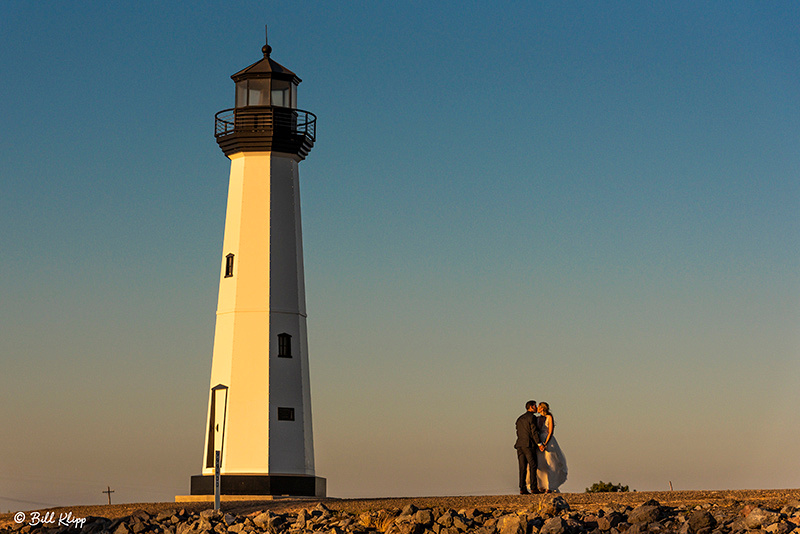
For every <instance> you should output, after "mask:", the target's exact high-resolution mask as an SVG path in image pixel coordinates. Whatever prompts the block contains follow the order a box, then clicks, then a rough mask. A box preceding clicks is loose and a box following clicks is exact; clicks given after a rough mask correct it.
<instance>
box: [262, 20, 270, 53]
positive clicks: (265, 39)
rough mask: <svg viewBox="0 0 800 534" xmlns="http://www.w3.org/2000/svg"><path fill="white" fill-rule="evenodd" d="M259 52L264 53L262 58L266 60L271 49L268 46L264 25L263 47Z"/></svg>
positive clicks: (265, 26)
mask: <svg viewBox="0 0 800 534" xmlns="http://www.w3.org/2000/svg"><path fill="white" fill-rule="evenodd" d="M261 51H262V52H263V53H264V58H268V57H269V54H270V52H272V47H271V46H270V45H269V34H268V33H267V25H266V24H264V46H263V47H262V48H261Z"/></svg>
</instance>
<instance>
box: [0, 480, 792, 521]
mask: <svg viewBox="0 0 800 534" xmlns="http://www.w3.org/2000/svg"><path fill="white" fill-rule="evenodd" d="M559 495H560V496H562V497H563V498H564V499H565V500H566V501H567V502H568V503H569V505H570V507H572V509H573V510H596V509H598V508H601V507H604V506H614V505H619V506H626V505H627V506H632V507H635V506H637V505H639V504H641V503H643V502H645V501H647V500H649V499H655V500H657V501H658V502H660V503H661V504H662V505H665V506H681V505H686V506H696V505H702V504H705V503H708V504H712V505H713V504H717V505H720V506H740V505H744V504H757V505H758V506H762V507H765V508H777V509H779V508H781V507H782V506H784V505H785V504H786V503H788V502H790V501H799V500H800V489H787V490H725V491H641V492H628V493H561V494H559ZM550 498H551V496H549V495H484V496H466V497H464V496H461V497H395V498H385V499H321V500H320V499H276V500H271V501H245V502H229V503H222V509H223V511H226V512H230V513H232V514H237V515H246V514H250V513H252V512H256V511H266V510H272V511H274V512H278V513H285V512H295V511H299V510H301V509H303V508H313V507H314V506H316V505H317V503H318V502H324V503H325V505H326V506H328V507H329V508H331V509H333V510H345V511H348V512H362V511H367V510H381V509H393V508H394V509H401V508H403V507H404V506H405V505H406V504H409V503H414V505H415V506H417V507H418V508H437V507H438V508H452V509H453V510H461V509H469V508H482V507H495V508H507V509H515V508H516V509H519V510H528V509H531V508H532V507H533V508H536V507H539V506H540V505H541V504H543V503H544V502H546V500H548V499H550ZM211 507H213V503H205V502H204V503H174V502H160V503H133V504H116V505H111V506H108V505H104V506H79V505H76V506H70V507H63V508H49V509H48V511H50V510H52V511H54V512H55V513H56V515H58V514H59V513H61V512H72V514H73V516H74V517H88V516H96V517H107V518H109V519H114V518H117V517H125V516H128V515H130V514H131V512H133V511H134V510H144V511H146V512H148V513H151V514H153V513H156V514H157V513H158V512H162V511H170V510H175V511H178V510H181V509H185V510H187V511H193V512H199V511H201V510H206V509H208V508H211ZM28 513H30V512H28ZM13 517H14V514H13V513H10V514H2V515H0V528H1V527H4V526H8V525H10V524H12V522H13Z"/></svg>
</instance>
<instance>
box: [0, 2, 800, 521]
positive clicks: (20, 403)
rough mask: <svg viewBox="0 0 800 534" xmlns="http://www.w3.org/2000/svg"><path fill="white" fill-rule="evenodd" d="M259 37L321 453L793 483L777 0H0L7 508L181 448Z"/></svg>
mask: <svg viewBox="0 0 800 534" xmlns="http://www.w3.org/2000/svg"><path fill="white" fill-rule="evenodd" d="M264 24H269V35H270V44H271V45H272V47H273V54H272V57H273V58H274V59H276V60H277V61H278V62H280V63H281V64H283V65H286V66H287V67H289V68H290V69H292V70H293V71H295V72H296V73H297V74H298V75H299V76H300V77H301V78H302V79H303V83H302V84H301V85H300V88H299V105H300V107H301V108H303V109H307V110H310V111H312V112H314V113H315V114H317V116H318V136H317V144H316V146H315V148H314V150H313V151H312V153H311V154H310V156H309V157H308V159H307V160H306V161H304V162H303V163H302V164H301V167H300V175H301V183H302V195H303V198H302V202H303V224H304V228H303V230H304V246H305V266H306V287H307V293H308V296H307V301H308V311H309V322H308V325H309V346H310V357H311V373H312V374H311V380H312V396H313V410H314V427H315V446H316V461H317V474H318V475H319V476H323V477H326V478H328V489H329V493H330V494H331V495H333V496H340V497H358V496H365V497H372V496H401V495H459V494H487V493H492V494H494V493H511V492H514V491H515V489H516V480H515V477H516V474H515V470H516V465H515V464H516V458H515V454H514V450H513V449H512V448H511V447H512V445H513V438H514V436H513V421H514V419H515V418H516V416H517V415H519V413H521V412H522V410H523V406H524V403H525V401H526V400H528V399H529V398H535V399H537V400H547V401H549V402H550V405H551V407H552V409H553V412H554V413H555V415H556V421H557V425H558V427H557V430H556V434H557V436H558V438H559V441H560V443H561V445H562V448H563V449H564V451H565V453H566V455H567V460H568V462H569V468H570V474H569V479H568V481H567V483H566V484H565V485H564V487H563V488H562V489H564V490H565V491H583V490H584V488H586V487H587V486H589V485H591V484H592V483H593V482H597V481H598V480H601V479H602V480H605V481H609V480H610V481H613V482H621V483H624V484H628V485H630V486H631V487H632V488H635V489H638V490H658V489H667V488H668V487H669V482H672V483H673V485H674V487H675V488H676V489H724V488H731V489H738V488H783V487H797V481H798V480H800V466H798V464H797V462H796V459H797V457H798V456H800V415H798V411H797V409H796V407H797V406H798V405H800V389H798V382H797V377H798V376H800V332H799V331H798V324H800V323H799V322H798V321H800V220H799V219H798V213H799V210H798V208H800V180H798V178H799V177H800V111H798V109H799V108H798V106H797V103H798V101H799V99H800V81H799V79H798V77H797V72H798V71H799V70H800V37H799V36H798V34H797V31H796V29H797V27H798V24H800V7H798V5H797V4H796V3H792V2H770V3H763V2H735V3H710V4H709V3H706V4H701V5H696V4H694V3H689V2H670V3H662V4H647V3H638V2H606V3H602V4H590V3H573V4H540V3H501V4H489V3H475V2H473V3H465V2H458V3H456V2H442V3H437V4H435V5H431V4H430V3H422V2H404V3H400V4H397V5H392V4H389V3H378V2H375V3H367V2H337V3H317V2H308V3H303V4H299V5H298V4H294V3H293V4H286V3H277V2H239V3H227V2H195V3H192V4H180V3H169V4H167V3H140V2H114V3H100V2H85V3H78V4H73V3H65V2H38V3H30V2H17V1H9V2H3V3H2V4H0V29H2V31H0V50H2V52H0V72H2V76H0V95H2V97H3V101H4V102H6V106H4V110H3V125H4V128H3V133H2V141H3V143H2V146H3V157H2V158H0V184H1V185H2V192H3V194H2V195H0V225H2V228H3V231H2V233H0V236H1V239H2V241H0V242H1V243H2V245H3V250H4V252H5V254H4V259H3V261H2V262H0V269H2V273H1V274H2V276H0V362H1V363H2V369H3V372H2V373H1V374H0V391H2V399H3V406H4V409H3V410H0V425H2V427H3V428H5V429H11V430H10V435H12V436H13V439H4V440H3V443H1V444H0V456H2V457H3V458H4V459H5V460H4V461H3V465H4V468H3V470H2V473H1V474H0V509H2V511H3V512H5V511H7V510H12V511H13V510H19V509H29V508H33V507H36V506H40V505H42V504H59V505H65V504H67V505H68V504H78V503H87V504H91V503H102V502H104V500H105V499H106V496H105V495H103V494H102V493H101V491H102V490H103V489H105V487H106V486H107V485H110V486H111V487H112V489H115V494H114V495H113V497H114V499H116V500H119V501H120V502H143V501H155V500H169V499H171V498H172V497H173V496H174V495H176V494H185V493H187V492H188V483H189V477H190V476H191V475H193V474H198V473H199V471H200V468H201V453H202V451H201V449H202V445H203V428H204V423H203V421H204V417H205V410H206V401H207V395H206V390H207V387H208V380H209V373H210V363H211V346H212V338H213V328H214V311H215V307H216V292H217V284H218V279H217V277H218V270H219V261H220V254H221V243H222V231H223V225H224V214H225V196H226V191H227V177H228V169H229V162H228V160H227V159H226V158H225V157H224V156H223V154H222V153H221V151H220V150H219V148H218V147H217V146H216V143H215V142H214V138H213V116H214V113H216V112H217V111H220V110H222V109H226V108H229V107H232V105H233V94H234V91H233V82H232V81H231V80H230V75H231V74H233V73H234V72H237V71H238V70H240V69H241V68H244V67H246V66H247V65H249V64H251V63H253V62H254V61H257V60H258V59H259V58H260V57H261V55H260V48H261V46H262V45H263V38H264V37H263V30H264V28H263V27H264Z"/></svg>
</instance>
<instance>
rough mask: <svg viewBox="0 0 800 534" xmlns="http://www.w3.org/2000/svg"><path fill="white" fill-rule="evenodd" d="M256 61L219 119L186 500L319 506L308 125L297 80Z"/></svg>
mask: <svg viewBox="0 0 800 534" xmlns="http://www.w3.org/2000/svg"><path fill="white" fill-rule="evenodd" d="M262 52H263V53H264V58H263V59H261V60H260V61H258V62H256V63H253V64H252V65H250V66H249V67H247V68H246V69H244V70H241V71H239V72H237V73H236V74H234V75H233V76H231V78H232V79H233V81H234V82H235V83H236V99H235V107H234V108H233V109H227V110H224V111H220V112H219V113H217V115H216V132H215V135H216V138H217V143H218V144H219V146H220V148H221V149H222V151H223V152H224V153H225V155H226V156H227V157H228V158H229V159H230V160H231V173H230V184H229V187H228V205H227V212H226V216H225V236H224V240H223V245H222V247H223V250H222V264H221V269H220V283H219V301H218V305H217V321H216V329H215V332H214V354H213V362H212V366H211V384H210V387H209V402H208V412H207V418H206V430H205V435H206V438H205V440H206V441H205V447H204V449H203V471H202V474H201V475H197V476H193V477H192V483H191V493H192V495H213V494H214V478H215V477H214V474H215V465H216V464H215V462H216V457H217V456H218V457H219V462H220V463H219V468H220V473H221V477H220V489H221V494H222V495H300V496H316V497H324V496H325V479H324V478H320V477H317V476H315V472H314V440H313V435H312V425H311V391H310V381H309V372H308V343H307V341H306V339H307V336H306V302H305V283H304V275H303V241H302V233H301V225H300V184H299V181H298V163H299V162H300V161H302V160H303V159H304V158H305V157H306V156H307V155H308V152H309V151H310V150H311V148H312V147H313V145H314V138H315V126H316V117H315V116H314V114H312V113H310V112H308V111H302V110H299V109H297V85H298V84H299V83H300V78H298V77H297V75H296V74H295V73H293V72H292V71H290V70H289V69H287V68H286V67H283V66H281V65H279V64H278V63H276V62H275V61H273V60H272V59H271V58H270V52H271V48H270V46H269V45H268V44H265V45H264V47H263V48H262Z"/></svg>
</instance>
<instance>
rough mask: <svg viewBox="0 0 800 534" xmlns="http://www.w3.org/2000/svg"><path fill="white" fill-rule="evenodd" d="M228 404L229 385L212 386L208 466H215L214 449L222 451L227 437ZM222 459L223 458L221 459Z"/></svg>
mask: <svg viewBox="0 0 800 534" xmlns="http://www.w3.org/2000/svg"><path fill="white" fill-rule="evenodd" d="M227 406H228V386H223V385H222V384H218V385H216V386H214V387H213V388H211V409H210V410H209V414H208V449H207V451H206V467H214V451H220V458H221V457H222V443H223V438H224V437H225V414H226V408H227ZM220 461H221V460H220Z"/></svg>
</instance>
